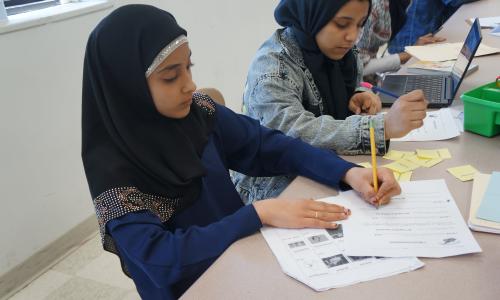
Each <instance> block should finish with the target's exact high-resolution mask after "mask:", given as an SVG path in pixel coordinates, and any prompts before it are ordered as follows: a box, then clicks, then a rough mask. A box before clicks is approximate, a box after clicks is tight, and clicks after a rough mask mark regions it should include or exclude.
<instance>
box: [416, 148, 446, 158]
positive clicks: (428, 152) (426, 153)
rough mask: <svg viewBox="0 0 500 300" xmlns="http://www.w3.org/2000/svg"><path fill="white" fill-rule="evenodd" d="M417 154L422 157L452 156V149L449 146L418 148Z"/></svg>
mask: <svg viewBox="0 0 500 300" xmlns="http://www.w3.org/2000/svg"><path fill="white" fill-rule="evenodd" d="M416 151H417V156H418V157H420V158H441V159H449V158H451V154H450V151H449V150H448V149H447V148H442V149H417V150H416Z"/></svg>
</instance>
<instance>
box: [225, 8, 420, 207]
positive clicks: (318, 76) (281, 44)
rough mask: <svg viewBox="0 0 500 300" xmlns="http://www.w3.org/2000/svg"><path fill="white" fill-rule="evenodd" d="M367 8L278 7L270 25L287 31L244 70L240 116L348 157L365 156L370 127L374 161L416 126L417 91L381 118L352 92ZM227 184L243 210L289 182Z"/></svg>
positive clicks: (371, 98)
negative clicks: (371, 127) (243, 205)
mask: <svg viewBox="0 0 500 300" xmlns="http://www.w3.org/2000/svg"><path fill="white" fill-rule="evenodd" d="M370 6H371V3H370V1H368V0H335V1H332V0H315V1H308V0H282V1H281V2H280V3H279V4H278V6H277V8H276V10H275V18H276V20H277V22H278V23H279V24H280V25H282V26H284V27H285V28H282V29H278V30H277V31H276V32H275V33H274V34H273V35H272V36H271V37H270V38H269V39H268V40H267V41H266V42H265V43H264V44H263V45H262V46H261V47H260V49H259V50H258V52H257V54H256V56H255V57H254V59H253V61H252V63H251V65H250V69H249V72H248V76H247V82H246V86H245V91H244V95H243V111H244V113H245V114H247V115H248V116H250V117H252V118H255V119H257V120H259V121H260V122H261V124H262V125H264V126H267V127H270V128H274V129H278V130H281V131H283V132H284V133H285V134H287V135H289V136H292V137H298V138H301V139H302V140H303V141H305V142H307V143H309V144H312V145H313V146H316V147H320V148H324V149H330V150H334V151H336V152H338V153H339V154H347V155H357V154H368V153H370V138H369V123H370V121H373V124H374V127H375V139H376V148H377V153H378V154H384V153H385V152H386V151H387V147H388V142H386V141H388V140H389V139H390V138H396V137H402V136H404V135H406V134H407V133H408V132H409V131H410V130H412V129H415V128H418V127H420V126H422V124H423V119H424V117H425V115H426V114H425V110H426V107H427V101H426V100H425V99H424V96H423V93H422V92H421V91H413V92H411V93H409V94H407V95H403V96H401V97H400V99H399V100H397V101H396V102H395V104H394V105H393V106H392V107H391V109H390V110H389V111H388V113H387V114H385V115H382V114H376V113H377V112H379V110H380V99H379V98H378V96H376V95H374V94H373V93H371V92H364V91H362V90H360V89H356V87H357V86H359V82H360V80H361V72H359V71H358V66H359V64H358V63H357V60H358V58H357V53H356V50H355V49H353V47H354V43H355V42H356V39H357V36H358V34H359V31H360V29H361V28H362V26H363V24H364V22H365V20H366V18H367V16H368V15H369V10H370ZM353 113H354V114H355V115H352V114H353ZM361 113H363V114H361ZM375 114H376V115H375ZM232 178H233V182H234V183H235V185H236V189H237V190H238V192H239V193H240V195H241V197H242V199H243V201H244V202H245V203H247V204H248V203H252V202H253V201H254V200H256V199H265V198H272V197H276V196H278V195H279V193H281V191H282V190H283V189H284V188H285V187H286V186H287V185H288V184H289V183H290V181H291V180H292V179H293V175H292V176H287V177H285V176H281V177H273V178H271V177H248V176H245V175H243V174H239V173H233V174H232Z"/></svg>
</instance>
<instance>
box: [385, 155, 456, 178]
mask: <svg viewBox="0 0 500 300" xmlns="http://www.w3.org/2000/svg"><path fill="white" fill-rule="evenodd" d="M384 158H385V159H389V160H393V162H392V163H390V164H387V165H385V166H384V167H386V168H389V169H391V170H392V171H393V172H394V176H395V177H396V179H398V181H409V180H410V179H411V174H412V172H413V170H415V169H417V168H419V167H425V168H430V167H433V166H435V165H437V164H438V163H440V162H442V161H443V160H444V159H449V158H451V154H450V151H449V150H448V149H446V148H442V149H416V150H415V151H397V150H390V151H389V152H387V154H386V155H385V156H384Z"/></svg>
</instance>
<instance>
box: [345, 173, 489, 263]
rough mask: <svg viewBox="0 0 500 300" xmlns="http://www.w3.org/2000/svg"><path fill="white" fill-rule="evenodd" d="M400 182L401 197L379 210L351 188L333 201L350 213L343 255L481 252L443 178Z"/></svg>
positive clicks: (394, 198)
mask: <svg viewBox="0 0 500 300" xmlns="http://www.w3.org/2000/svg"><path fill="white" fill-rule="evenodd" d="M400 185H401V189H402V193H401V195H399V196H397V197H393V198H392V200H391V202H390V203H389V204H388V205H385V206H383V207H381V208H380V209H378V210H377V209H375V208H374V207H373V206H372V205H369V204H368V203H366V202H365V201H363V200H362V199H361V198H360V197H359V196H358V195H357V194H356V193H355V192H353V191H349V192H345V193H342V194H341V195H340V196H339V199H342V200H337V201H336V202H337V203H339V204H340V205H345V206H347V207H349V208H350V209H351V211H352V215H351V216H350V217H349V221H348V222H346V223H345V224H344V232H345V235H346V238H345V241H344V247H345V253H346V254H348V255H375V256H387V257H406V256H418V257H446V256H454V255H461V254H467V253H475V252H481V248H480V247H479V245H478V244H477V242H476V240H475V239H474V237H473V236H472V234H471V232H470V230H469V228H468V227H467V225H466V224H465V221H464V219H463V217H462V215H461V214H460V211H459V210H458V208H457V206H456V204H455V201H454V200H453V197H452V195H451V194H450V192H449V190H448V188H447V186H446V182H445V181H444V180H443V179H440V180H423V181H411V182H401V183H400ZM344 201H346V202H345V203H344Z"/></svg>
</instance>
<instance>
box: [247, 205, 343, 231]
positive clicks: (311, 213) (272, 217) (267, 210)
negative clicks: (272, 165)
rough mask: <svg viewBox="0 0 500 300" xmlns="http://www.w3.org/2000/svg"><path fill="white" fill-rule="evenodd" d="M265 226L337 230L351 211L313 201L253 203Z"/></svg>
mask: <svg viewBox="0 0 500 300" xmlns="http://www.w3.org/2000/svg"><path fill="white" fill-rule="evenodd" d="M253 206H254V208H255V210H256V211H257V214H258V215H259V218H260V221H261V222H262V224H263V225H268V226H274V227H281V228H336V227H337V224H335V223H334V222H335V221H339V220H344V219H347V218H348V217H349V215H350V214H351V211H350V210H349V209H347V208H345V207H342V206H340V205H336V204H329V203H325V202H321V201H315V200H313V199H300V200H289V199H274V198H273V199H265V200H260V201H256V202H254V203H253Z"/></svg>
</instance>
